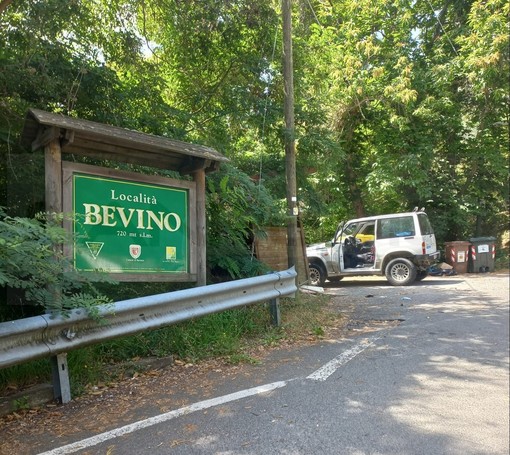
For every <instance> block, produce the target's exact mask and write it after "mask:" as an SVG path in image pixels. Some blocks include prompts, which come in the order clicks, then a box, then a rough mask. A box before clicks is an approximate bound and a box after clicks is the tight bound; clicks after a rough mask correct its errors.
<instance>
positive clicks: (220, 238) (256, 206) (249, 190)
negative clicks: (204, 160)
mask: <svg viewBox="0 0 510 455" xmlns="http://www.w3.org/2000/svg"><path fill="white" fill-rule="evenodd" d="M207 183H208V198H207V204H208V207H207V216H208V220H207V221H208V231H207V242H208V243H207V262H208V264H209V267H210V270H211V274H212V275H213V276H214V278H215V279H219V278H222V277H225V275H226V276H227V277H230V278H231V279H232V278H233V279H237V278H245V277H250V276H255V275H257V274H260V273H265V272H267V271H268V270H266V267H265V266H264V264H262V263H260V262H259V261H257V259H256V258H255V257H254V255H253V252H252V251H251V249H250V245H251V244H252V241H253V238H254V237H255V236H262V235H264V231H263V228H264V227H265V226H268V225H275V224H281V213H280V211H279V209H278V206H277V204H276V203H275V202H274V201H273V199H272V198H271V197H270V196H269V194H268V193H267V192H266V190H265V189H264V187H262V186H256V185H255V184H254V183H253V182H252V181H251V180H250V178H249V177H248V176H247V175H246V174H244V173H242V172H241V171H239V170H237V169H235V168H234V167H232V166H229V165H223V166H222V169H221V171H219V172H216V173H214V174H212V175H211V176H209V177H208V180H207Z"/></svg>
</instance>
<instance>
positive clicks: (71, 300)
mask: <svg viewBox="0 0 510 455" xmlns="http://www.w3.org/2000/svg"><path fill="white" fill-rule="evenodd" d="M56 221H58V220H55V219H54V217H47V216H46V215H43V214H40V215H39V216H38V217H37V218H33V219H31V218H21V217H10V216H8V215H7V214H6V213H5V212H4V210H3V209H2V208H1V207H0V286H2V287H4V288H7V290H8V291H11V292H12V291H21V299H22V303H30V304H33V305H38V306H40V307H42V309H43V310H44V311H46V312H48V313H63V314H65V313H66V312H67V311H68V310H70V309H73V308H86V309H87V310H88V311H89V312H90V314H91V315H92V316H97V312H96V311H95V310H96V307H97V305H99V304H106V303H108V302H109V301H110V300H109V299H108V298H107V297H105V296H102V295H99V294H98V293H97V292H96V291H95V288H94V286H93V284H92V282H91V281H90V278H86V277H84V276H82V275H81V274H79V273H78V272H76V271H75V270H74V269H73V268H72V267H71V266H70V264H69V262H68V260H67V259H66V258H65V256H64V255H63V253H62V251H61V245H62V244H64V243H66V242H69V241H70V239H69V236H68V235H67V233H66V232H65V231H64V229H63V228H61V227H60V226H58V225H57V224H56V223H55V222H56ZM95 278H96V279H97V278H101V276H100V275H98V276H95ZM7 295H8V296H9V292H8V293H7Z"/></svg>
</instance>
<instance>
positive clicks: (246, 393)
mask: <svg viewBox="0 0 510 455" xmlns="http://www.w3.org/2000/svg"><path fill="white" fill-rule="evenodd" d="M288 382H289V381H279V382H273V383H271V384H265V385H262V386H259V387H253V388H251V389H246V390H241V391H239V392H235V393H231V394H229V395H224V396H222V397H218V398H212V399H210V400H204V401H200V402H198V403H193V404H191V405H189V406H185V407H183V408H180V409H176V410H174V411H170V412H167V413H165V414H161V415H158V416H155V417H150V418H148V419H145V420H140V421H138V422H135V423H132V424H129V425H126V426H123V427H120V428H116V429H114V430H111V431H107V432H105V433H101V434H98V435H96V436H92V437H90V438H87V439H83V440H82V441H78V442H75V443H72V444H68V445H65V446H62V447H58V448H56V449H53V450H49V451H48V452H43V453H40V454H39V455H65V454H69V453H74V452H77V451H78V450H83V449H86V448H88V447H93V446H96V445H98V444H100V443H102V442H105V441H108V440H110V439H114V438H118V437H119V436H123V435H126V434H129V433H133V432H135V431H138V430H141V429H142V428H147V427H151V426H153V425H157V424H159V423H163V422H167V421H169V420H172V419H175V418H177V417H180V416H183V415H187V414H191V413H193V412H196V411H201V410H203V409H208V408H212V407H214V406H218V405H221V404H225V403H230V402H232V401H237V400H241V399H242V398H246V397H250V396H253V395H259V394H261V393H265V392H270V391H272V390H275V389H279V388H280V387H285V386H286V385H287V383H288Z"/></svg>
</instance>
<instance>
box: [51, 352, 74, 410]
mask: <svg viewBox="0 0 510 455" xmlns="http://www.w3.org/2000/svg"><path fill="white" fill-rule="evenodd" d="M51 371H52V378H53V381H52V382H53V396H54V397H55V399H60V400H61V402H62V404H66V403H69V402H70V401H71V386H70V384H69V371H68V369H67V352H63V353H61V354H57V355H56V356H53V357H51Z"/></svg>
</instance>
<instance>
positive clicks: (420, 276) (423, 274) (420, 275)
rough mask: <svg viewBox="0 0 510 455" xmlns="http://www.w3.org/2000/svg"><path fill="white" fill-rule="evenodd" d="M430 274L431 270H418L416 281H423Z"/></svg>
mask: <svg viewBox="0 0 510 455" xmlns="http://www.w3.org/2000/svg"><path fill="white" fill-rule="evenodd" d="M428 276H429V272H427V271H426V270H418V272H416V281H421V280H423V279H425V278H427V277H428Z"/></svg>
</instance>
